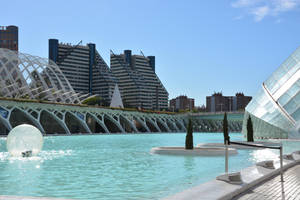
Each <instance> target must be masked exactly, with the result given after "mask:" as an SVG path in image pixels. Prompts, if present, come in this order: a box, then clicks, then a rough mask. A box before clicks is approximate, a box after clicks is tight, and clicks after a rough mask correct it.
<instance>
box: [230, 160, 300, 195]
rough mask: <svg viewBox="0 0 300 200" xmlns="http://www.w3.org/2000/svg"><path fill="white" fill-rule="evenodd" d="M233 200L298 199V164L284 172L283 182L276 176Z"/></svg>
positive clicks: (299, 174)
mask: <svg viewBox="0 0 300 200" xmlns="http://www.w3.org/2000/svg"><path fill="white" fill-rule="evenodd" d="M282 191H283V193H282ZM234 200H300V165H296V166H294V167H292V168H290V169H288V170H287V171H286V172H285V173H284V182H283V183H281V182H280V176H276V177H274V178H272V179H270V180H268V181H266V182H264V183H262V184H260V185H259V186H256V187H254V188H252V189H250V190H248V191H247V192H245V193H243V194H241V195H239V196H238V197H236V198H234Z"/></svg>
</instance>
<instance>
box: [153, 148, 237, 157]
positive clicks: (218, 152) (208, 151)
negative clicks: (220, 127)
mask: <svg viewBox="0 0 300 200" xmlns="http://www.w3.org/2000/svg"><path fill="white" fill-rule="evenodd" d="M150 153H154V154H163V155H181V156H224V155H225V148H224V147H223V148H222V147H194V149H192V150H187V149H185V147H154V148H152V149H151V151H150ZM237 153H238V152H237V150H236V149H234V148H228V154H229V155H236V154H237Z"/></svg>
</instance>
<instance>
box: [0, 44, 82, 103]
mask: <svg viewBox="0 0 300 200" xmlns="http://www.w3.org/2000/svg"><path fill="white" fill-rule="evenodd" d="M0 77H1V78H0V95H1V96H4V97H12V98H29V99H41V100H48V101H52V102H62V103H80V100H79V98H78V94H77V93H75V91H74V90H73V88H72V86H71V85H70V83H69V81H68V80H67V79H66V77H65V76H64V75H63V73H62V72H61V70H60V69H59V67H58V66H57V65H56V64H55V63H54V62H53V61H51V60H49V59H46V58H41V57H38V56H32V55H29V54H24V53H20V52H16V51H11V50H9V49H4V48H0Z"/></svg>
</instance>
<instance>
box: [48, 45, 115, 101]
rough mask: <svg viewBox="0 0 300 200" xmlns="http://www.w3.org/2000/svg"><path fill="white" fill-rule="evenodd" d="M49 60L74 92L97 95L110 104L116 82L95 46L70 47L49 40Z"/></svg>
mask: <svg viewBox="0 0 300 200" xmlns="http://www.w3.org/2000/svg"><path fill="white" fill-rule="evenodd" d="M49 59H51V60H53V61H54V62H55V63H56V64H57V65H58V66H59V68H60V69H61V71H62V72H63V73H64V75H65V76H66V78H67V79H68V80H69V82H70V84H71V85H72V87H73V89H74V90H75V92H78V93H81V94H89V95H98V96H100V97H102V98H103V99H104V100H105V101H106V102H107V103H108V104H109V103H110V101H111V98H112V95H113V91H114V87H115V85H116V84H117V80H116V78H115V77H114V76H113V75H112V73H111V71H110V69H109V67H108V65H107V64H106V63H105V61H104V60H103V58H102V57H101V56H100V54H99V53H98V52H97V50H96V45H95V44H92V43H89V44H87V45H81V42H80V43H79V44H77V45H72V44H69V43H59V41H58V40H57V39H50V40H49Z"/></svg>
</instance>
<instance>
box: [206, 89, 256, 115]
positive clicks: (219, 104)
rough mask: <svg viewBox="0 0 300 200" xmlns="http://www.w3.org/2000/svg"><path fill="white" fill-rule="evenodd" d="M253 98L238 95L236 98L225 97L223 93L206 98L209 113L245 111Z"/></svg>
mask: <svg viewBox="0 0 300 200" xmlns="http://www.w3.org/2000/svg"><path fill="white" fill-rule="evenodd" d="M251 99H252V97H251V96H245V95H244V94H243V93H236V95H235V96H223V94H222V93H221V92H218V93H214V94H213V95H212V96H207V97H206V111H207V112H231V111H239V110H244V109H245V107H246V106H247V105H248V103H249V102H250V101H251Z"/></svg>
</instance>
